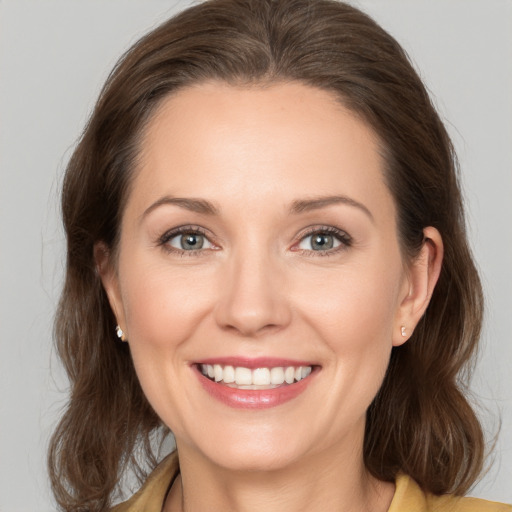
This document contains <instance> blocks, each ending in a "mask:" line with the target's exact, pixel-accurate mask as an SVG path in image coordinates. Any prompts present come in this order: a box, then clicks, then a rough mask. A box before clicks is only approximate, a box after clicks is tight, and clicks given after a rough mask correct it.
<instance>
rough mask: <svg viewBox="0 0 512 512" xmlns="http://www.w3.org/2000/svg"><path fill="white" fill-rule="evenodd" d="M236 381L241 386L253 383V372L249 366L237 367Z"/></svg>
mask: <svg viewBox="0 0 512 512" xmlns="http://www.w3.org/2000/svg"><path fill="white" fill-rule="evenodd" d="M235 382H236V383H237V384H238V385H239V386H243V385H245V386H250V385H251V384H252V372H251V370H249V368H242V367H237V368H235Z"/></svg>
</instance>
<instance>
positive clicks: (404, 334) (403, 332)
mask: <svg viewBox="0 0 512 512" xmlns="http://www.w3.org/2000/svg"><path fill="white" fill-rule="evenodd" d="M400 332H401V333H402V336H403V337H404V338H405V337H406V336H407V333H406V332H405V326H404V325H402V327H401V328H400Z"/></svg>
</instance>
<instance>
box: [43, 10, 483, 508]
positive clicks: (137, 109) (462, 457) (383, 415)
mask: <svg viewBox="0 0 512 512" xmlns="http://www.w3.org/2000/svg"><path fill="white" fill-rule="evenodd" d="M206 80H220V81H224V82H227V83H229V84H233V85H240V84H253V85H254V84H255V85H258V84H262V85H266V84H271V83H275V82H283V81H284V82H286V81H298V82H301V83H304V84H307V85H311V86H313V87H317V88H320V89H323V90H326V91H330V92H333V93H335V94H336V95H337V97H338V98H339V99H340V101H341V102H342V103H343V104H344V105H345V106H346V107H348V108H349V109H350V110H351V111H352V112H354V113H356V114H357V115H359V116H360V117H361V118H362V119H363V120H364V121H365V122H366V123H368V125H369V126H371V127H372V128H373V130H374V131H375V132H376V133H377V134H378V136H379V137H380V141H381V143H382V146H383V148H384V149H383V152H384V157H385V179H386V183H387V185H388V187H389V189H390V191H391V193H392V195H393V198H394V201H395V204H396V208H397V217H398V218H397V222H398V230H399V239H400V244H401V247H402V250H403V253H404V255H405V257H406V258H413V257H414V256H415V254H417V252H418V249H419V247H420V246H421V244H422V241H423V228H425V227H426V226H434V227H435V228H437V229H438V230H439V232H440V233H441V236H442V238H443V241H444V249H445V256H444V262H443V267H442V271H441V275H440V278H439V281H438V284H437V286H436V288H435V291H434V293H433V296H432V299H431V302H430V305H429V307H428V309H427V311H426V313H425V315H424V316H423V318H422V319H421V321H420V323H419V325H418V326H417V328H416V330H415V331H414V334H413V335H412V337H411V339H410V340H409V341H408V342H407V343H405V344H404V345H402V346H400V347H395V348H393V350H392V354H391V359H390V364H389V368H388V371H387V374H386V376H385V379H384V382H383V384H382V387H381V389H380V391H379V393H378V395H377V396H376V398H375V399H374V401H373V403H372V404H371V406H370V408H369V410H368V412H367V423H366V432H365V441H364V458H365V464H366V466H367V468H368V470H369V471H370V472H371V473H372V474H373V475H374V476H375V477H377V478H379V479H382V480H387V481H392V480H394V478H395V477H396V475H397V473H398V472H400V471H402V472H404V473H406V474H408V475H410V476H411V477H412V478H414V479H415V480H416V481H417V482H418V483H419V484H420V485H421V487H422V488H423V489H425V490H427V491H430V492H432V493H435V494H441V493H446V492H452V493H456V494H463V493H464V492H465V491H466V490H467V489H468V488H469V487H470V486H471V485H472V483H474V481H475V479H476V478H477V476H478V474H479V473H480V471H481V467H482V461H483V451H484V441H483V435H482V430H481V427H480V424H479V422H478V420H477V418H476V416H475V413H474V412H473V410H472V408H471V406H470V405H469V403H468V400H467V398H466V394H467V393H466V391H467V379H468V376H469V373H470V372H469V370H470V368H471V362H472V356H473V355H474V352H475V349H476V346H477V343H478V339H479V335H480V328H481V321H482V309H483V304H482V290H481V285H480V281H479V277H478V274H477V271H476V269H475V265H474V263H473V260H472V256H471V253H470V250H469V248H468V243H467V238H466V233H465V221H464V212H463V204H462V198H461V192H460V188H459V185H458V166H457V160H456V156H455V154H454V150H453V146H452V143H451V141H450V139H449V136H448V134H447V132H446V130H445V127H444V126H443V123H442V122H441V120H440V118H439V115H438V114H437V112H436V110H435V108H434V106H433V104H432V101H431V99H430V97H429V94H428V93H427V91H426V89H425V87H424V85H423V83H422V81H421V80H420V78H419V76H418V74H417V73H416V71H415V70H414V68H413V66H412V65H411V63H410V61H409V59H408V58H407V55H406V54H405V52H404V50H403V49H402V48H401V47H400V45H399V44H398V43H397V42H396V41H395V39H393V38H392V37H391V36H390V35H389V34H388V33H386V32H385V31H384V30H383V29H382V28H381V27H380V26H379V25H378V24H377V23H375V22H374V21H373V20H372V19H371V18H370V17H368V16H367V15H366V14H364V13H362V12H361V11H359V10H357V9H355V8H354V7H351V6H349V5H347V4H345V3H342V2H337V1H334V0H209V1H206V2H204V3H201V4H199V5H195V6H193V7H191V8H188V9H187V10H185V11H183V12H181V13H180V14H178V15H177V16H175V17H173V18H171V19H169V20H168V21H166V22H164V23H163V24H162V25H160V26H159V27H157V28H156V29H155V30H153V31H152V32H150V33H149V34H147V35H146V36H145V37H143V38H142V39H141V40H140V41H138V42H137V43H136V44H135V45H134V46H133V47H132V48H131V49H130V50H129V51H128V52H127V53H126V54H125V55H124V56H123V57H122V58H121V59H120V61H119V62H118V64H117V65H116V66H115V68H114V70H113V71H112V73H111V74H110V76H109V77H108V79H107V81H106V84H105V86H104V88H103V90H102V92H101V94H100V97H99V99H98V101H97V104H96V106H95V108H94V111H93V113H92V115H91V117H90V119H89V121H88V123H87V126H86V127H85V130H84V132H83V134H82V136H81V139H80V141H79V143H78V145H77V147H76V149H75V151H74V153H73V155H72V157H71V159H70V161H69V164H68V166H67V170H66V174H65V179H64V184H63V191H62V214H63V222H64V227H65V231H66V235H67V267H66V278H65V284H64V289H63V292H62V296H61V300H60V305H59V307H58V312H57V316H56V322H55V340H56V344H57V348H58V353H59V355H60V357H61V359H62V361H63V362H64V365H65V368H66V370H67V373H68V376H69V380H70V386H71V388H70V399H69V403H68V405H67V408H66V411H65V413H64V415H63V417H62V420H61V422H60V424H59V425H58V427H57V429H56V431H55V433H54V435H53V437H52V440H51V444H50V449H49V469H50V476H51V482H52V488H53V492H54V495H55V497H56V500H57V502H58V504H59V506H60V507H61V508H62V510H65V511H68V512H71V511H74V512H76V511H83V510H88V511H102V510H105V509H107V508H108V507H109V505H110V503H111V502H112V499H113V498H114V496H115V492H116V490H118V483H119V482H120V479H121V475H122V474H123V472H124V471H125V470H126V468H127V467H135V468H136V470H138V471H140V472H141V477H142V476H143V471H142V468H141V466H139V465H138V463H137V461H136V460H135V455H134V454H136V453H142V460H143V461H145V462H146V463H147V467H149V468H150V469H151V468H152V467H154V465H155V464H156V463H157V458H156V456H155V454H154V453H153V451H152V448H151V442H150V439H151V437H152V436H154V435H158V434H161V435H165V434H166V433H167V432H168V431H167V429H166V427H165V426H164V425H162V423H161V421H160V420H159V418H158V417H157V416H156V414H155V412H154V411H153V410H152V408H151V407H150V405H149V404H148V402H147V400H146V398H145V397H144V395H143V392H142V390H141V387H140V385H139V383H138V381H137V377H136V374H135V371H134V367H133V364H132V361H131V357H130V352H129V348H128V347H127V345H126V344H122V343H119V342H118V340H117V339H116V336H115V318H114V315H113V314H112V311H111V310H110V307H109V303H108V300H107V297H106V294H105V292H104V290H103V288H102V285H101V282H100V278H99V276H98V273H97V271H96V268H95V261H94V255H93V248H94V245H95V243H97V242H98V241H102V242H103V243H105V244H106V245H107V246H108V247H109V248H110V249H111V250H112V251H115V249H116V246H117V243H118V239H119V229H120V219H121V216H122V214H123V208H124V203H125V201H126V197H127V195H128V194H129V190H130V183H131V181H132V178H133V174H134V172H135V169H136V162H137V155H138V151H139V142H140V139H141V134H142V133H143V131H144V127H145V126H146V125H147V123H148V121H149V120H150V119H151V118H152V114H153V113H154V112H155V109H156V108H157V107H158V105H159V104H160V102H161V101H162V99H163V98H165V97H167V96H168V95H169V94H172V93H173V92H175V91H177V90H178V89H180V88H184V87H187V86H190V85H192V84H196V83H199V82H202V81H206Z"/></svg>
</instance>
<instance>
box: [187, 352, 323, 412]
mask: <svg viewBox="0 0 512 512" xmlns="http://www.w3.org/2000/svg"><path fill="white" fill-rule="evenodd" d="M228 359H231V360H222V361H221V360H219V359H216V360H208V361H203V362H199V363H196V364H194V365H193V367H192V368H193V369H195V373H196V375H197V377H198V379H199V382H200V384H201V385H202V387H203V389H204V390H205V391H206V392H207V393H208V395H209V396H210V397H212V398H214V399H216V400H218V401H220V402H221V403H222V404H224V405H227V406H229V407H232V408H236V409H267V408H270V407H275V406H278V405H281V404H284V403H286V402H289V401H291V400H293V399H295V398H297V397H299V396H300V395H302V394H303V393H304V392H305V391H306V389H307V388H308V387H309V385H310V383H312V382H313V381H314V380H316V378H315V377H316V376H317V374H318V373H320V370H321V367H320V366H318V365H316V364H315V365H313V364H308V363H307V362H303V361H300V362H299V361H290V360H283V359H281V360H280V359H268V358H261V359H253V360H244V359H238V358H237V359H235V358H228Z"/></svg>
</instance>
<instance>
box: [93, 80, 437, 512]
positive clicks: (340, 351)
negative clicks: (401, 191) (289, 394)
mask: <svg viewBox="0 0 512 512" xmlns="http://www.w3.org/2000/svg"><path fill="white" fill-rule="evenodd" d="M326 196H328V197H332V196H343V197H344V198H349V199H350V201H353V202H357V203H358V205H354V204H350V202H347V201H344V202H337V203H333V204H331V203H329V204H324V205H321V204H316V207H315V208H309V209H306V210H304V211H301V212H291V211H290V209H291V207H292V205H293V204H294V201H299V200H311V199H315V198H319V197H326ZM164 197H174V198H176V197H178V198H194V199H201V200H206V201H208V202H210V203H211V204H212V205H213V206H214V207H215V208H216V212H215V213H204V212H198V211H191V210H190V209H188V208H185V207H184V206H183V205H179V204H169V203H166V202H162V198H164ZM159 201H160V202H159ZM179 226H193V227H194V229H195V228H196V227H200V228H201V229H202V230H204V232H205V233H206V237H205V238H204V244H205V245H204V246H203V247H204V248H203V249H201V250H200V251H198V252H195V253H190V252H188V253H187V252H186V251H184V250H183V249H180V247H181V246H180V237H179V236H178V235H176V236H175V237H174V238H171V239H169V236H168V237H167V239H165V240H164V241H163V239H162V236H163V235H164V234H165V233H166V232H168V231H169V230H172V229H173V228H176V227H179ZM326 227H328V228H335V229H337V230H339V231H340V233H341V237H342V238H341V239H340V240H339V241H336V242H334V245H335V247H333V248H332V249H328V250H325V249H324V250H317V251H314V250H313V249H312V245H311V242H312V237H311V231H308V230H310V228H312V229H314V230H316V232H317V233H318V232H322V230H324V231H325V229H326ZM329 234H331V233H329ZM425 238H426V242H425V244H424V246H423V249H422V250H421V252H420V254H419V256H418V257H417V258H416V259H415V260H414V261H412V262H406V261H404V260H403V257H402V253H401V251H400V247H399V243H398V237H397V228H396V209H395V205H394V201H393V198H392V196H391V194H390V192H389V190H388V188H387V187H386V185H385V183H384V179H383V161H382V158H381V156H380V153H379V140H378V138H377V136H376V135H375V133H374V132H373V130H372V129H371V128H370V127H369V126H367V125H366V124H365V123H364V122H362V121H361V120H360V119H359V118H357V117H356V116H355V115H353V114H352V113H351V112H350V111H348V110H347V109H345V108H344V107H343V106H342V105H341V104H340V103H339V102H337V101H336V99H335V98H334V96H333V95H331V94H330V93H328V92H325V91H322V90H318V89H315V88H311V87H307V86H305V85H302V84H298V83H286V84H274V85H272V86H269V87H265V88H263V87H245V88H242V87H233V86H228V85H226V84H223V83H218V82H211V83H204V84H200V85H197V86H194V87H189V88H187V89H184V90H181V91H180V92H178V93H177V94H175V95H173V96H170V97H169V98H167V99H166V100H165V101H164V102H163V103H162V105H161V106H160V107H159V109H158V111H157V113H156V115H155V116H154V118H153V119H152V120H151V121H150V123H149V126H148V128H147V130H146V132H145V134H144V138H143V141H142V144H141V155H140V162H139V168H138V169H137V173H136V176H135V178H134V182H133V187H132V190H131V193H130V195H129V197H128V201H127V204H126V209H125V212H124V215H123V218H122V226H121V238H120V246H119V251H118V257H117V258H116V261H113V260H112V259H111V258H110V257H109V252H108V250H107V248H105V247H104V246H102V245H101V244H98V245H97V247H96V259H97V263H98V268H99V270H100V274H101V276H102V280H103V283H104V286H105V289H106V291H107V293H108V296H109V299H110V302H111V305H112V308H113V310H114V312H115V314H116V317H117V320H118V322H119V324H120V326H121V327H122V329H123V331H124V332H125V335H126V337H127V339H128V342H129V344H130V349H131V353H132V356H133V360H134V364H135V368H136V371H137V374H138V377H139V379H140V382H141V385H142V387H143V389H144V392H145V394H146V396H147V398H148V400H149V401H150V403H151V404H152V406H153V407H154V409H155V410H156V412H157V413H158V414H159V416H160V417H161V418H162V420H163V421H164V422H165V423H166V424H167V425H168V426H169V427H170V428H171V430H172V431H173V433H174V434H175V437H176V442H177V447H178V453H179V457H180V467H181V474H180V477H179V478H178V480H177V481H176V483H175V484H174V486H173V488H172V490H171V492H170V494H169V496H168V498H167V501H166V505H165V510H166V511H170V510H173V511H177V510H186V511H204V510H209V511H221V510H237V511H244V512H245V511H247V512H248V511H260V510H265V511H273V510H279V511H287V510H290V511H292V510H293V511H294V512H297V511H300V510H308V511H316V510H318V511H325V510H343V511H351V510H354V511H355V510H358V511H360V510H372V511H384V510H387V509H388V507H389V504H390V502H391V499H392V496H393V492H394V486H393V484H389V483H384V482H380V481H378V480H376V479H374V478H373V477H371V476H370V475H368V474H367V472H366V470H365V468H364V464H363V456H362V445H363V434H364V425H365V412H366V409H367V408H368V406H369V404H370V403H371V401H372V399H373V398H374V396H375V395H376V393H377V391H378V389H379V386H380V385H381V383H382V380H383V377H384V374H385V371H386V367H387V364H388V360H389V356H390V352H391V349H392V347H393V346H398V345H400V344H402V343H404V342H406V341H407V339H408V337H409V336H410V335H411V333H412V331H413V330H414V327H415V326H416V324H417V322H418V321H419V319H420V318H421V316H422V315H423V313H424V311H425V309H426V307H427V305H428V301H429V299H430V296H431V294H432V291H433V288H434V286H435V283H436V280H437V278H438V275H439V270H440V266H441V260H442V241H441V238H440V236H439V233H438V232H437V231H436V230H435V229H434V228H430V227H429V228H426V229H425ZM329 240H332V241H334V240H337V239H336V238H333V239H329ZM347 240H349V242H348V243H347ZM170 246H171V247H170ZM173 246H174V247H173ZM169 247H170V248H169ZM173 249H174V250H173ZM402 326H405V327H406V336H402V334H401V327H402ZM226 356H237V357H262V356H271V357H282V358H291V359H300V360H306V361H311V362H312V363H314V364H315V365H318V367H319V371H318V372H317V373H316V374H315V375H314V379H312V380H311V382H310V384H309V386H307V388H306V389H305V391H304V392H303V393H302V394H301V395H299V396H298V397H296V398H294V399H293V400H291V401H289V402H286V403H284V404H281V405H279V406H277V407H273V408H269V409H263V410H244V409H233V408H231V407H228V406H227V405H225V404H223V403H221V402H219V401H218V400H214V399H212V398H211V397H210V396H209V395H208V394H207V393H206V392H205V391H204V390H203V388H202V386H200V384H199V379H198V376H197V375H196V373H195V372H194V371H193V370H192V367H191V364H192V363H194V362H195V361H199V360H204V359H206V358H212V357H226Z"/></svg>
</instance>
